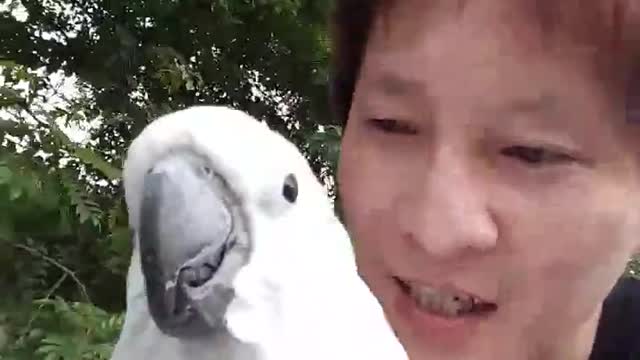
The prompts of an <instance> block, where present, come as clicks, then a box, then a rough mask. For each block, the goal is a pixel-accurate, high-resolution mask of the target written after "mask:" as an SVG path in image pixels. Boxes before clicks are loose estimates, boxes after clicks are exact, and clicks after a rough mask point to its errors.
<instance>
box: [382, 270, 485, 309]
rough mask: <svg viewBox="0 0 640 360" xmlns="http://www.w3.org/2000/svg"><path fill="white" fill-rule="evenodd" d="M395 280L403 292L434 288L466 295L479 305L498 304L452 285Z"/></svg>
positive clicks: (403, 279) (399, 278)
mask: <svg viewBox="0 0 640 360" xmlns="http://www.w3.org/2000/svg"><path fill="white" fill-rule="evenodd" d="M392 278H393V280H394V281H395V282H396V284H398V286H400V288H401V289H402V290H403V291H406V292H409V291H410V288H411V287H414V286H418V287H420V286H424V287H429V288H432V289H434V290H438V291H444V292H452V293H459V294H466V295H468V296H471V297H472V298H474V299H476V300H478V301H479V303H481V304H493V305H495V304H496V301H495V300H493V299H490V298H489V297H488V296H483V295H478V294H475V293H473V292H471V291H467V290H464V289H461V288H459V287H457V286H455V285H453V284H451V283H442V284H434V283H427V282H424V281H419V280H413V279H410V278H401V277H398V276H393V277H392Z"/></svg>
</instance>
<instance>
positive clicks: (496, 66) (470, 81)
mask: <svg viewBox="0 0 640 360" xmlns="http://www.w3.org/2000/svg"><path fill="white" fill-rule="evenodd" d="M398 3H399V4H400V5H399V6H397V7H395V8H394V9H392V10H390V11H389V12H388V13H387V14H386V15H387V17H386V20H387V21H388V22H387V23H381V22H378V23H376V24H375V25H374V28H373V32H372V34H371V36H370V40H369V43H368V47H367V49H366V53H365V57H364V60H363V65H362V69H361V73H360V78H359V81H358V83H357V85H356V90H355V93H354V100H353V105H352V109H351V112H350V116H349V120H348V125H347V128H346V132H345V136H344V139H343V148H342V158H341V163H340V169H339V185H340V192H341V196H342V200H343V207H344V213H345V220H346V223H347V225H348V228H349V230H350V232H351V234H352V235H353V237H354V240H355V242H356V252H357V259H358V264H359V268H360V271H361V274H362V276H363V278H364V279H365V281H367V283H368V284H369V286H370V287H371V288H372V290H373V292H374V293H375V294H376V296H377V297H378V299H379V300H380V302H381V303H382V305H383V307H384V309H385V312H386V314H387V316H388V318H389V321H390V322H391V324H392V326H393V327H394V329H395V330H396V332H397V333H398V336H399V338H400V339H401V341H402V343H403V344H404V346H405V347H406V348H407V350H408V351H409V353H410V354H411V356H412V358H415V359H442V360H446V359H480V360H482V359H507V358H525V357H524V356H523V354H524V353H528V354H533V353H538V354H539V355H541V356H542V354H543V353H544V352H545V351H551V352H552V351H554V349H556V348H557V347H562V345H563V344H565V345H567V346H568V345H569V344H574V345H572V346H575V344H577V343H579V342H581V341H582V342H584V346H585V349H586V351H587V354H588V350H589V348H590V341H592V339H593V334H594V332H595V325H596V323H597V319H598V316H599V308H600V305H601V303H602V300H603V299H604V297H605V296H606V294H607V293H608V292H609V290H610V289H611V287H612V286H613V284H614V283H615V280H616V279H617V277H618V276H619V275H620V274H621V272H622V271H623V269H624V266H625V263H626V261H627V259H628V257H629V256H630V255H631V254H632V252H633V251H634V250H635V247H636V245H637V239H638V234H640V225H639V223H640V221H639V217H638V215H640V212H639V210H640V196H639V195H640V190H639V184H640V179H639V176H638V175H639V174H640V172H639V171H638V162H639V158H640V157H639V156H638V153H639V152H640V151H639V147H638V146H637V145H633V143H634V141H635V142H637V141H639V140H638V139H640V132H639V131H638V130H637V129H636V127H638V126H633V125H629V124H627V123H626V122H625V120H624V113H623V109H622V100H619V101H618V102H616V101H614V98H615V96H607V92H608V91H612V90H608V89H609V87H607V86H604V85H603V83H602V81H601V80H598V79H599V78H598V77H597V76H596V74H597V73H598V72H596V71H595V70H594V67H593V66H590V65H589V64H590V63H591V61H592V59H591V58H590V57H589V56H590V55H589V54H592V53H591V52H589V49H582V48H580V47H572V48H570V47H567V46H564V47H562V46H558V47H554V46H550V47H546V48H544V50H543V47H537V46H536V45H535V44H536V42H535V36H533V35H531V34H532V33H531V32H527V30H526V29H516V28H515V27H510V26H509V25H508V24H506V23H505V22H503V21H499V18H498V15H496V13H498V9H496V8H494V9H490V8H489V7H488V6H483V5H479V6H478V7H474V5H473V3H472V4H471V5H469V6H468V7H467V8H466V9H465V11H464V13H458V12H457V9H448V8H445V7H437V6H436V7H432V8H429V9H427V7H428V6H427V5H426V4H427V3H431V2H425V1H419V0H415V1H414V0H407V1H402V2H398ZM443 3H452V4H453V3H457V2H455V1H454V2H443ZM493 3H496V2H493ZM485 5H486V4H485ZM503 10H506V9H503ZM505 18H508V16H505ZM518 31H519V32H518ZM518 34H521V35H522V36H519V35H518ZM527 34H529V36H528V35H527ZM527 36H528V37H527ZM446 289H448V290H446ZM412 292H413V293H412ZM410 293H412V294H410ZM429 293H432V295H429ZM433 293H435V295H433ZM470 299H473V300H470ZM418 302H422V304H421V305H420V306H419V305H418ZM478 304H482V305H478ZM459 308H460V309H462V310H460V311H458V309H459ZM443 309H448V311H449V315H453V314H454V313H455V314H458V315H454V316H453V317H446V316H444V315H445V312H446V311H444V310H443ZM451 309H454V310H451ZM581 339H582V340H581ZM585 339H586V340H585ZM543 357H544V356H543Z"/></svg>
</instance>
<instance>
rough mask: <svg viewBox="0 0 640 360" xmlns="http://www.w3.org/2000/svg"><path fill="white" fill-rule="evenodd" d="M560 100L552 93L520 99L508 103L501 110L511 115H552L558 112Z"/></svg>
mask: <svg viewBox="0 0 640 360" xmlns="http://www.w3.org/2000/svg"><path fill="white" fill-rule="evenodd" d="M559 103H560V102H559V98H558V97H557V96H556V95H554V94H550V93H542V94H539V95H537V96H533V97H520V98H516V99H513V100H511V101H508V102H507V103H506V104H505V105H504V106H503V107H502V108H501V110H503V111H505V112H510V113H545V114H552V113H554V112H556V111H557V110H558V105H559Z"/></svg>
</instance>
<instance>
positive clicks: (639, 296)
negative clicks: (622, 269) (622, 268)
mask: <svg viewBox="0 0 640 360" xmlns="http://www.w3.org/2000/svg"><path fill="white" fill-rule="evenodd" d="M639 358H640V280H638V279H635V278H631V277H624V278H621V279H620V280H619V281H618V282H617V283H616V285H615V286H614V288H613V290H612V291H611V292H610V293H609V296H607V298H606V300H605V302H604V304H603V307H602V315H601V316H600V323H599V325H598V330H597V333H596V338H595V342H594V346H593V351H592V353H591V357H590V358H589V360H605V359H606V360H631V359H639Z"/></svg>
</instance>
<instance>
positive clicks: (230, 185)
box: [123, 106, 333, 338]
mask: <svg viewBox="0 0 640 360" xmlns="http://www.w3.org/2000/svg"><path fill="white" fill-rule="evenodd" d="M123 180H124V187H125V196H126V202H127V206H128V210H129V219H130V226H131V228H132V229H133V231H134V233H135V237H134V238H135V241H134V242H135V244H134V255H135V254H136V253H137V254H138V255H139V256H140V264H141V266H140V268H141V269H140V272H139V273H137V272H136V273H135V274H134V275H130V276H138V277H141V278H143V279H144V281H143V282H144V285H145V286H144V288H145V290H146V297H147V304H148V308H149V312H150V314H151V317H152V318H153V321H154V322H155V323H156V325H157V326H158V328H159V329H160V330H161V331H162V332H163V333H165V334H167V335H170V336H173V337H181V338H184V337H197V336H203V335H209V334H211V333H212V332H215V331H217V330H220V329H222V328H229V326H231V327H233V326H236V330H237V331H238V332H243V331H244V332H245V334H244V336H245V337H247V338H251V337H252V335H251V334H250V333H251V332H256V331H260V330H259V329H260V325H259V324H256V323H255V322H256V321H257V322H260V320H259V319H260V318H263V319H265V316H266V317H269V316H273V317H277V314H278V311H279V310H278V307H279V306H281V305H282V302H280V300H279V299H278V296H279V294H280V291H285V290H282V289H285V288H287V287H291V286H295V284H299V285H302V284H304V281H305V280H304V277H305V276H307V275H309V273H306V274H305V270H304V268H305V266H304V263H305V262H308V261H314V260H309V259H304V258H303V257H301V256H298V257H297V256H296V255H295V254H299V252H300V251H302V248H303V247H304V249H305V250H304V251H306V252H313V251H314V246H316V245H318V244H316V245H314V244H313V243H311V242H309V243H306V244H305V241H307V240H306V239H305V237H304V236H303V234H304V231H302V230H304V229H305V222H306V221H308V220H307V219H308V218H309V217H310V214H313V216H315V217H326V218H330V217H332V216H333V213H332V210H331V206H330V203H329V201H328V200H327V196H326V191H325V189H324V187H323V186H322V185H321V184H320V183H319V182H318V181H317V179H316V178H315V176H314V174H313V172H312V171H311V169H310V167H309V165H308V163H307V161H306V160H305V158H304V157H303V156H302V155H301V154H300V152H299V151H298V149H297V148H296V147H295V146H294V145H293V144H292V143H290V142H289V141H288V140H286V139H285V138H284V137H282V136H280V135H279V134H277V133H275V132H273V131H271V130H270V129H269V128H268V127H267V126H266V125H265V124H263V123H261V122H259V121H257V120H256V119H254V118H253V117H251V116H249V115H247V114H246V113H244V112H241V111H238V110H233V109H230V108H226V107H221V106H194V107H190V108H187V109H185V110H180V111H176V112H173V113H170V114H168V115H165V116H163V117H160V118H159V119H157V120H156V121H154V122H152V123H151V124H149V125H148V126H147V127H146V128H145V129H144V130H143V132H142V133H141V134H140V135H139V136H138V137H137V138H136V139H135V140H134V141H133V143H132V144H131V146H130V148H129V150H128V154H127V159H126V161H125V166H124V176H123ZM313 216H312V217H313ZM307 230H308V229H307ZM319 251H320V250H319ZM320 252H322V251H320ZM307 265H308V264H307ZM306 268H307V269H308V268H309V266H306ZM317 268H320V269H318V270H317V271H318V272H320V271H321V268H322V266H317ZM296 269H300V271H296ZM134 270H135V269H134ZM136 271H137V270H136ZM314 271H316V270H314ZM232 307H233V308H234V309H235V310H234V309H231V308H232ZM267 308H268V309H269V310H265V309H267ZM256 309H259V310H256ZM252 311H254V313H251V312H252ZM234 314H235V315H234ZM233 316H235V319H234V320H233V321H230V318H231V317H233ZM243 319H247V320H246V321H245V320H243ZM271 320H273V319H271ZM271 320H269V319H265V321H263V324H270V325H269V326H273V325H274V323H273V322H271ZM248 321H251V322H254V323H252V324H247V323H246V322H248ZM230 322H233V323H232V324H230ZM266 326H267V325H264V326H263V327H266ZM232 330H233V329H232ZM264 330H265V331H267V330H268V329H266V328H265V329H264Z"/></svg>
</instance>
